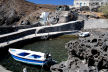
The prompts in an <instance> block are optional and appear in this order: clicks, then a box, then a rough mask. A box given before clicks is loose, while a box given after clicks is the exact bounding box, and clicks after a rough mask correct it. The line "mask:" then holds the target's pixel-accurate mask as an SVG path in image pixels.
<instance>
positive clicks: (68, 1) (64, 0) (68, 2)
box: [27, 0, 73, 5]
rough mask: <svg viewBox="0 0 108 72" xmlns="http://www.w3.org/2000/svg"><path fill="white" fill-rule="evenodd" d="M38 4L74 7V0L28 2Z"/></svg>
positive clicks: (33, 0) (34, 0) (31, 0)
mask: <svg viewBox="0 0 108 72" xmlns="http://www.w3.org/2000/svg"><path fill="white" fill-rule="evenodd" d="M27 1H29V2H33V3H36V4H53V5H73V0H27Z"/></svg>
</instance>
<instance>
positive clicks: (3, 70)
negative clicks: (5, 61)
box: [0, 65, 12, 72]
mask: <svg viewBox="0 0 108 72" xmlns="http://www.w3.org/2000/svg"><path fill="white" fill-rule="evenodd" d="M0 72H12V71H9V70H6V69H5V68H4V67H3V66H1V65H0Z"/></svg>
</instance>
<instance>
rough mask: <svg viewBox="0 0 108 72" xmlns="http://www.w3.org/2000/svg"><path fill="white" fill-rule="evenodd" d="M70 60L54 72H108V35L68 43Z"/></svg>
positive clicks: (52, 68) (53, 71)
mask: <svg viewBox="0 0 108 72" xmlns="http://www.w3.org/2000/svg"><path fill="white" fill-rule="evenodd" d="M65 47H66V48H67V50H68V60H67V61H65V62H62V63H60V64H57V65H54V66H52V67H51V71H52V72H108V34H101V35H99V36H94V37H90V38H85V39H84V38H80V39H79V40H75V41H70V42H68V43H67V44H66V45H65Z"/></svg>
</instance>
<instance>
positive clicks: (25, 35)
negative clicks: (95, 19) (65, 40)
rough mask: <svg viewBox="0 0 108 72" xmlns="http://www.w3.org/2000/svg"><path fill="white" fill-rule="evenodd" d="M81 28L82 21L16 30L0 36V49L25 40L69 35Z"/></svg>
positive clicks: (82, 25)
mask: <svg viewBox="0 0 108 72" xmlns="http://www.w3.org/2000/svg"><path fill="white" fill-rule="evenodd" d="M83 27H84V21H81V20H78V21H70V22H67V23H60V24H56V25H51V26H41V27H32V28H27V29H18V30H17V31H14V32H11V33H6V34H2V35H0V48H2V47H5V46H8V45H10V44H13V43H16V42H19V41H23V40H27V39H33V38H39V37H42V36H48V37H49V36H53V35H57V34H65V33H71V32H74V31H76V30H81V29H82V28H83Z"/></svg>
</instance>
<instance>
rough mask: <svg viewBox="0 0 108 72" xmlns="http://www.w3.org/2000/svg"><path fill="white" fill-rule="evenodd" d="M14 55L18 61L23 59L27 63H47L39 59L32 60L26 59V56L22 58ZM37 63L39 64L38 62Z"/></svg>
mask: <svg viewBox="0 0 108 72" xmlns="http://www.w3.org/2000/svg"><path fill="white" fill-rule="evenodd" d="M12 57H13V58H14V59H16V60H18V61H22V62H25V63H29V64H34V63H35V64H36V63H41V64H45V63H46V61H37V60H30V59H25V58H20V57H17V56H14V55H12ZM36 65H37V64H36Z"/></svg>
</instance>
